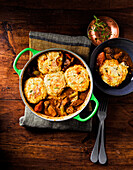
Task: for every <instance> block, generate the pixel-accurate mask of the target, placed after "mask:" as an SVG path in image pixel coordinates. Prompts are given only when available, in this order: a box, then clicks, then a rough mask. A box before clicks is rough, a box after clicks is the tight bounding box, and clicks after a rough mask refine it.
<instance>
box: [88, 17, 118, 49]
mask: <svg viewBox="0 0 133 170" xmlns="http://www.w3.org/2000/svg"><path fill="white" fill-rule="evenodd" d="M98 19H100V21H103V22H104V23H105V24H107V29H108V32H109V33H107V31H106V33H105V34H106V36H105V38H101V37H100V35H101V33H102V29H101V31H95V26H94V23H95V22H96V19H94V20H92V21H91V23H90V24H89V26H88V29H87V35H88V37H89V39H91V41H92V43H93V44H94V45H95V46H98V45H99V44H101V43H102V42H104V41H106V40H108V39H112V38H118V37H119V26H118V24H117V23H116V22H115V21H114V20H113V19H112V18H110V17H106V16H100V17H98Z"/></svg>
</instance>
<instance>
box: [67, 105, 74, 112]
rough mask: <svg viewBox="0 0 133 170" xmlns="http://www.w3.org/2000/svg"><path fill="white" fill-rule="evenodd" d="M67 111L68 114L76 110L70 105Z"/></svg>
mask: <svg viewBox="0 0 133 170" xmlns="http://www.w3.org/2000/svg"><path fill="white" fill-rule="evenodd" d="M66 112H67V114H72V113H73V112H74V108H73V106H69V107H68V108H67V109H66Z"/></svg>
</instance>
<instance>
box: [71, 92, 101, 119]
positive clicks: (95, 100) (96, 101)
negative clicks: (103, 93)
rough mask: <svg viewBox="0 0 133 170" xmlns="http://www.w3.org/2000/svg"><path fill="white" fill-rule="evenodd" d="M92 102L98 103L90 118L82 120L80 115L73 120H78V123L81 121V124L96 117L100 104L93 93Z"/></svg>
mask: <svg viewBox="0 0 133 170" xmlns="http://www.w3.org/2000/svg"><path fill="white" fill-rule="evenodd" d="M90 100H93V101H94V102H95V103H96V105H95V108H94V110H93V111H92V113H91V114H90V115H89V116H88V117H86V118H84V119H82V118H81V117H80V114H78V115H77V116H75V117H73V119H76V120H78V121H80V122H85V121H87V120H89V119H90V118H92V116H94V114H95V113H96V111H97V109H98V106H99V102H98V100H97V99H96V97H95V96H94V94H93V93H92V95H91V99H90Z"/></svg>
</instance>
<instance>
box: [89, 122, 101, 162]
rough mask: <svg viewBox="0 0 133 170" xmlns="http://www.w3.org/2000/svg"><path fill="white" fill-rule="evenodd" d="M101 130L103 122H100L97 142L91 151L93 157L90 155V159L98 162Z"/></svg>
mask: <svg viewBox="0 0 133 170" xmlns="http://www.w3.org/2000/svg"><path fill="white" fill-rule="evenodd" d="M100 130H101V123H99V128H98V133H97V138H96V142H95V145H94V147H93V150H92V153H91V157H90V160H91V161H92V162H93V163H96V162H97V161H98V146H99V137H100Z"/></svg>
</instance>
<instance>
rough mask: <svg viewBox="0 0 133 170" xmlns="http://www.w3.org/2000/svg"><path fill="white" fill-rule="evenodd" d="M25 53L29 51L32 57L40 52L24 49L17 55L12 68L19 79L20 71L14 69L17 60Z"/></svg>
mask: <svg viewBox="0 0 133 170" xmlns="http://www.w3.org/2000/svg"><path fill="white" fill-rule="evenodd" d="M26 51H31V52H32V53H33V56H34V55H35V54H37V53H39V52H40V51H37V50H34V49H32V48H25V49H24V50H22V51H21V52H20V53H19V54H18V55H17V57H16V58H15V60H14V63H13V68H14V70H15V71H16V73H17V74H18V75H19V77H20V74H21V71H22V69H18V68H17V67H16V65H17V62H18V59H19V58H20V57H21V55H22V54H23V53H25V52H26Z"/></svg>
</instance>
